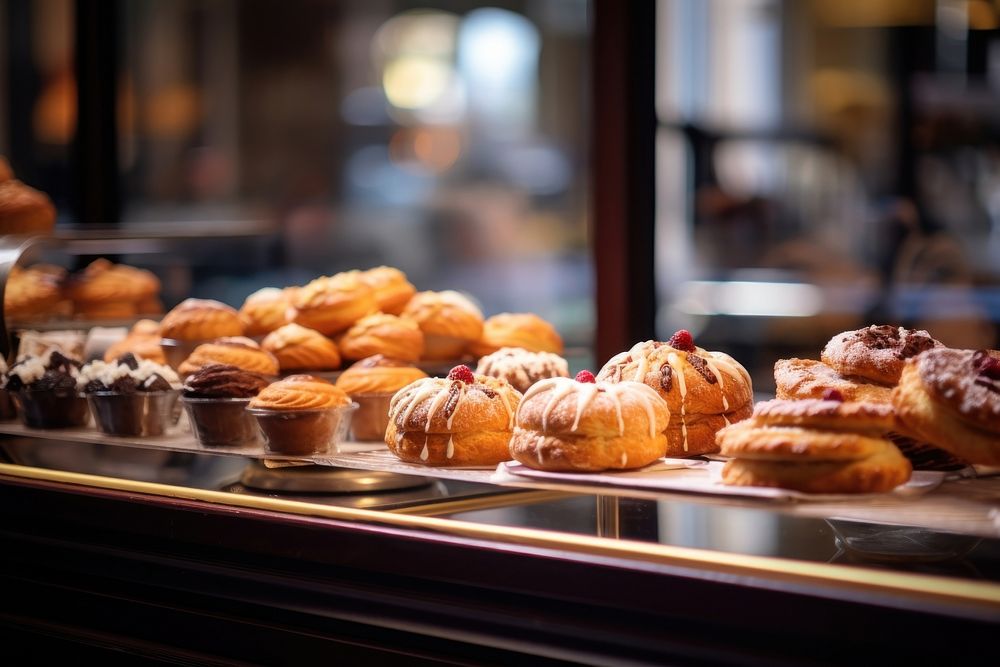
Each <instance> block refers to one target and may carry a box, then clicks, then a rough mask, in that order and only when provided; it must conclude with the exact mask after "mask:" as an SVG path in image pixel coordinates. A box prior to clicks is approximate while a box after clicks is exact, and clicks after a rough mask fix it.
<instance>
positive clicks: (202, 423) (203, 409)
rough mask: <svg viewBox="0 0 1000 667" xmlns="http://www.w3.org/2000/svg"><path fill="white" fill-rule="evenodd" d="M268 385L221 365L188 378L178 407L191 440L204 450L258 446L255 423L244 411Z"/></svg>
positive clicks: (256, 375) (261, 378)
mask: <svg viewBox="0 0 1000 667" xmlns="http://www.w3.org/2000/svg"><path fill="white" fill-rule="evenodd" d="M268 384H269V381H268V380H267V378H265V377H264V376H263V375H260V374H259V373H251V372H250V371H245V370H243V369H242V368H237V367H236V366H227V365H224V364H209V365H207V366H203V367H202V368H201V369H200V370H198V371H196V372H195V373H192V374H191V375H189V376H188V377H187V379H186V380H185V381H184V391H183V396H182V397H181V403H183V404H184V409H185V410H187V413H188V418H189V419H190V421H191V430H192V432H193V433H194V436H195V439H197V440H198V442H199V443H201V444H202V446H205V447H254V446H257V445H259V444H260V431H259V429H258V428H257V421H256V420H255V419H254V418H253V416H252V415H250V413H248V412H247V411H246V407H247V404H249V403H250V399H251V398H253V397H254V396H256V395H257V394H259V393H260V391H261V390H262V389H263V388H264V387H266V386H267V385H268Z"/></svg>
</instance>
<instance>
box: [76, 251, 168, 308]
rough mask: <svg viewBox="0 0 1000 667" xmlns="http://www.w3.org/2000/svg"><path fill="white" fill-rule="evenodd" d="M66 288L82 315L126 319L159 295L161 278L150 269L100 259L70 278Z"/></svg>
mask: <svg viewBox="0 0 1000 667" xmlns="http://www.w3.org/2000/svg"><path fill="white" fill-rule="evenodd" d="M66 291H67V294H68V295H69V298H70V299H72V301H73V308H74V312H75V313H76V314H77V315H79V316H82V317H84V318H87V319H126V318H131V317H135V316H136V315H137V314H139V313H141V312H146V311H143V310H141V307H146V308H148V307H149V306H148V305H147V304H149V303H150V302H152V301H156V300H157V299H158V294H159V292H160V281H159V279H158V278H157V277H156V276H155V275H153V274H152V273H151V272H149V271H144V270H142V269H137V268H135V267H132V266H126V265H124V264H112V263H111V262H109V261H108V260H106V259H98V260H95V261H93V262H91V263H90V265H89V266H88V267H87V268H86V269H84V270H83V271H82V272H80V273H79V274H77V275H74V276H73V277H72V278H70V280H69V282H68V285H67V290H66Z"/></svg>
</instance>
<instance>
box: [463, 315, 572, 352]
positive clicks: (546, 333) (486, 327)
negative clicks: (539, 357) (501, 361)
mask: <svg viewBox="0 0 1000 667" xmlns="http://www.w3.org/2000/svg"><path fill="white" fill-rule="evenodd" d="M502 347H519V348H522V349H525V350H528V351H530V352H552V353H554V354H562V352H563V341H562V338H561V337H560V336H559V333H558V332H557V331H556V329H555V327H553V326H552V325H551V324H549V323H548V322H546V321H545V320H543V319H542V318H540V317H539V316H538V315H534V314H532V313H500V314H499V315H493V316H492V317H490V318H488V319H487V320H486V322H484V323H483V333H482V336H481V337H480V338H479V340H478V341H476V342H474V343H472V345H470V346H469V351H470V352H471V353H472V354H473V355H475V356H477V357H482V356H485V355H488V354H492V353H493V352H496V351H497V350H499V349H500V348H502Z"/></svg>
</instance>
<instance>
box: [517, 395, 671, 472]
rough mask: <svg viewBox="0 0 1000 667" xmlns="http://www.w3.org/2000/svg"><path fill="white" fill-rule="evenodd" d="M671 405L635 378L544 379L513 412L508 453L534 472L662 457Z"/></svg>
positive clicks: (636, 464) (634, 464)
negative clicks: (594, 380)
mask: <svg viewBox="0 0 1000 667" xmlns="http://www.w3.org/2000/svg"><path fill="white" fill-rule="evenodd" d="M669 422H670V409H669V407H668V406H667V403H666V401H664V400H663V399H662V398H660V396H659V395H658V394H657V393H656V392H655V391H653V390H652V389H651V388H649V387H647V386H646V385H644V384H642V383H640V382H620V383H617V384H612V383H607V382H600V383H596V384H595V383H591V382H577V381H576V380H571V379H569V378H549V379H547V380H540V381H539V382H536V383H535V384H533V385H532V386H531V388H530V389H529V390H528V391H527V393H525V394H524V398H523V399H522V400H521V406H520V407H519V408H518V411H517V421H516V423H517V426H516V428H515V429H514V435H513V438H512V439H511V441H510V454H511V456H512V457H513V458H514V459H516V460H517V461H518V462H520V463H522V464H524V465H526V466H528V467H531V468H537V469H539V470H564V471H566V470H569V471H584V472H590V471H598V470H628V469H632V468H641V467H643V466H646V465H649V464H650V463H652V462H653V461H655V460H657V459H659V458H660V457H662V456H663V455H664V452H665V451H666V449H667V437H666V435H665V434H664V432H665V431H666V429H667V425H668V424H669Z"/></svg>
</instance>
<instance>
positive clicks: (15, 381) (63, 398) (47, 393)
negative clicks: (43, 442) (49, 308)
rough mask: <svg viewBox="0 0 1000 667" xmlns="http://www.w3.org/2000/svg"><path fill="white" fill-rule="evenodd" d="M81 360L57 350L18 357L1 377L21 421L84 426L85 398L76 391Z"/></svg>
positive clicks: (38, 425) (41, 425) (37, 425)
mask: <svg viewBox="0 0 1000 667" xmlns="http://www.w3.org/2000/svg"><path fill="white" fill-rule="evenodd" d="M80 366H81V364H80V362H79V361H77V360H76V359H71V358H69V357H67V356H65V355H64V354H63V353H62V352H60V351H59V350H58V349H54V348H53V349H49V350H48V351H46V352H45V353H43V354H41V355H39V356H35V355H28V356H23V357H19V358H18V360H17V362H15V363H14V364H13V365H12V366H11V367H10V368H9V369H8V371H7V374H6V375H5V376H4V381H5V384H4V387H5V388H6V389H7V390H8V391H9V392H10V394H11V397H12V398H13V399H14V403H15V405H16V406H17V410H18V413H19V414H20V416H21V420H22V421H23V422H24V424H25V425H26V426H30V427H32V428H64V427H67V426H83V425H84V424H86V423H87V419H88V418H89V417H90V411H89V409H88V407H87V399H85V398H83V397H81V396H80V395H79V393H78V392H77V388H76V382H77V378H79V377H80Z"/></svg>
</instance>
